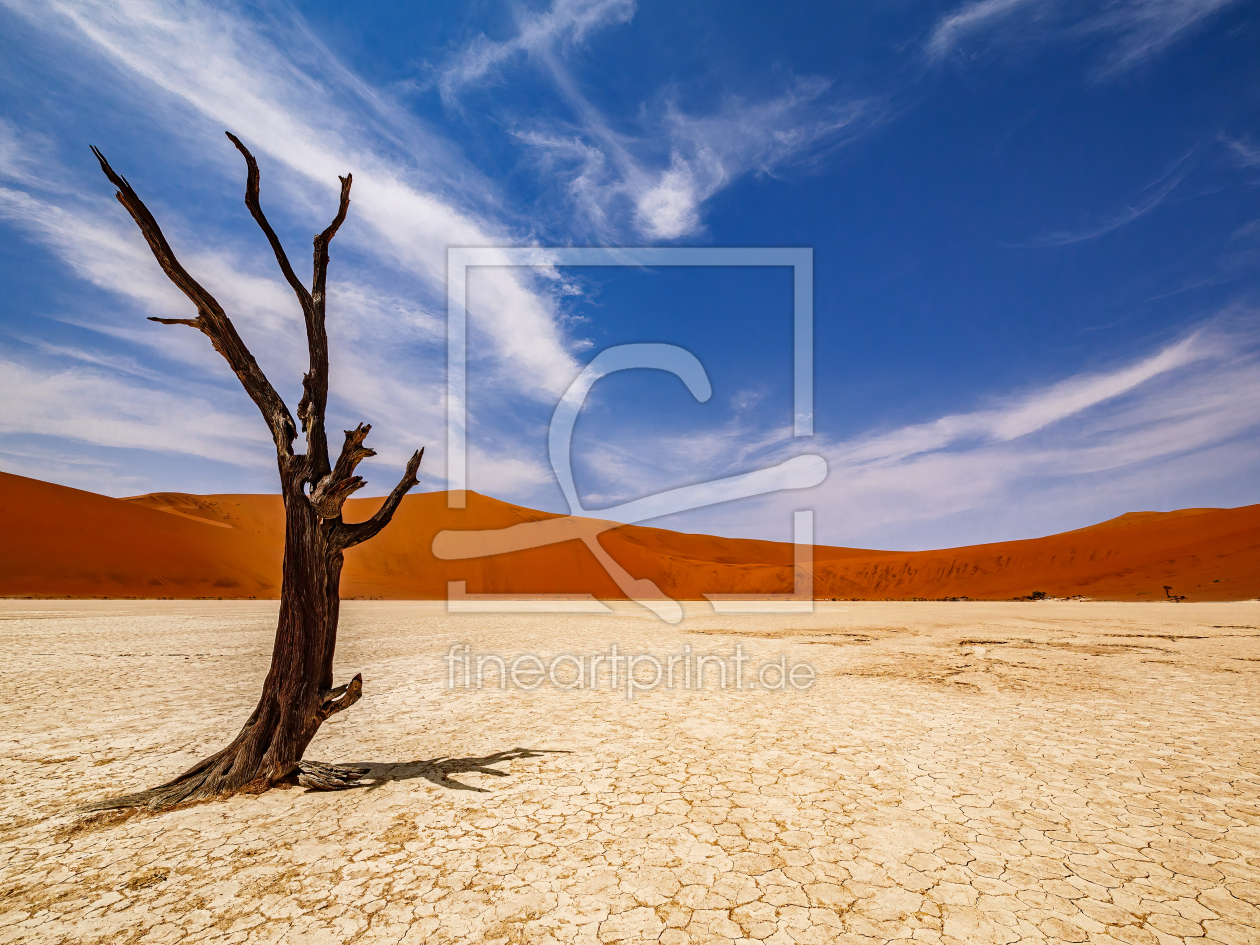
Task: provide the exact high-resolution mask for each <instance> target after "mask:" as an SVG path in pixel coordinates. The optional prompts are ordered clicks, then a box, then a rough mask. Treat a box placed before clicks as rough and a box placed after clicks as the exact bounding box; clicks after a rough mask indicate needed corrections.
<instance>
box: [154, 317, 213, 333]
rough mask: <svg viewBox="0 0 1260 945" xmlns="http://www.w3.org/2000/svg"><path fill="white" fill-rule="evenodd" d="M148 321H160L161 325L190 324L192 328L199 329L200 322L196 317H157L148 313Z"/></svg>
mask: <svg viewBox="0 0 1260 945" xmlns="http://www.w3.org/2000/svg"><path fill="white" fill-rule="evenodd" d="M149 321H151V322H160V323H162V324H163V325H191V326H192V327H193V328H196V329H198V330H200V329H201V322H200V321H199V320H198V319H196V318H158V317H156V316H154V315H150V316H149Z"/></svg>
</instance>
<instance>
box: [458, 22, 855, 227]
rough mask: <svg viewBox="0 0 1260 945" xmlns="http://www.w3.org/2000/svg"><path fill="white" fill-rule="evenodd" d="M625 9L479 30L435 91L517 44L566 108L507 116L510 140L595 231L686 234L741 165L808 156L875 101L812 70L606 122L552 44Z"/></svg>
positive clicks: (496, 64)
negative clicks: (491, 36) (748, 94)
mask: <svg viewBox="0 0 1260 945" xmlns="http://www.w3.org/2000/svg"><path fill="white" fill-rule="evenodd" d="M634 12H635V5H634V3H631V2H624V0H554V2H553V4H552V6H551V7H550V8H549V9H548V10H547V11H545V12H543V13H537V14H534V15H531V16H527V17H524V18H522V19H521V20H520V22H519V24H518V32H517V35H516V36H515V37H513V38H511V39H509V40H503V41H500V42H491V41H490V40H487V39H486V38H485V37H484V36H482V37H479V38H478V39H477V40H476V41H474V42H473V43H472V44H471V45H470V46H469V47H468V48H466V49H465V50H463V51H461V52H460V53H458V54H457V55H456V56H454V57H453V59H452V60H451V63H450V64H449V65H448V66H447V68H446V69H445V70H444V71H443V73H442V76H443V78H442V83H441V87H442V90H443V94H444V95H445V96H447V98H448V99H451V98H453V96H454V94H455V93H456V91H458V90H460V89H463V88H464V87H465V86H468V85H470V84H474V83H477V82H482V81H486V80H487V79H488V78H489V77H491V76H492V75H494V74H495V73H496V71H497V70H500V69H504V68H506V67H508V66H509V65H510V64H511V63H512V62H513V60H514V59H516V58H518V57H520V56H521V55H522V54H528V57H529V60H530V63H531V64H532V65H533V66H534V67H535V68H536V69H538V70H540V71H541V73H542V74H543V75H545V76H546V77H547V78H548V79H549V80H550V81H551V82H552V84H553V86H554V87H555V89H556V91H557V92H558V93H559V96H560V98H561V100H562V101H563V102H565V103H566V104H567V105H568V107H569V109H570V110H571V112H572V116H573V119H572V121H571V122H567V123H559V122H552V123H541V122H536V123H533V124H529V123H519V122H518V123H517V127H516V130H515V133H516V136H517V139H518V140H519V141H521V142H522V143H524V144H526V145H528V146H530V147H531V148H533V149H534V151H535V153H536V159H537V161H538V163H539V165H540V167H541V168H542V169H543V170H544V171H545V172H546V173H547V174H549V175H556V176H559V177H561V178H562V179H563V180H564V181H565V185H564V189H565V190H566V191H567V194H568V196H569V198H570V200H571V201H572V203H573V205H574V206H575V207H576V208H577V209H578V210H579V211H580V212H581V214H582V216H583V218H584V219H585V222H586V224H587V226H588V228H589V229H590V231H591V233H592V234H594V235H595V236H597V237H598V238H601V239H618V238H620V237H622V236H623V235H624V234H625V233H626V232H627V231H628V232H631V233H635V234H636V235H638V236H640V237H647V238H649V239H654V240H674V239H679V238H681V237H684V236H688V235H691V234H693V233H696V232H697V231H699V230H700V229H702V221H701V217H700V208H701V206H702V205H703V204H704V202H705V201H706V200H708V199H709V198H711V197H712V196H713V195H714V194H716V193H717V192H718V191H720V190H722V189H723V188H725V187H727V186H729V185H730V184H732V183H733V182H734V181H736V180H738V179H739V178H741V177H743V176H745V175H747V174H750V173H753V174H770V173H774V172H775V171H777V170H780V169H782V168H784V167H785V166H787V165H789V164H791V163H793V162H803V161H807V160H809V159H811V158H812V159H817V158H818V156H819V155H820V154H822V153H825V152H827V151H828V150H831V149H834V148H835V147H837V146H839V145H840V144H842V143H844V142H845V141H847V140H849V139H851V138H852V137H853V136H854V135H855V134H856V133H858V132H860V130H863V129H864V128H866V127H868V126H869V123H870V121H871V120H872V119H873V118H874V116H875V115H876V113H877V112H878V108H877V107H876V103H875V102H874V100H871V99H862V100H856V99H845V100H841V99H839V98H838V97H837V96H835V95H834V94H833V92H832V89H831V83H830V82H829V81H827V80H825V79H821V78H817V77H813V78H801V79H798V80H796V81H794V82H792V83H791V84H790V85H789V87H788V88H787V89H785V90H784V91H782V92H781V93H779V94H777V95H772V96H769V97H766V98H762V99H748V98H745V97H738V96H729V97H727V99H726V100H725V101H724V102H723V104H722V106H721V107H720V108H719V109H718V110H717V111H715V112H714V113H712V114H705V115H696V114H690V113H688V112H686V111H685V110H683V109H682V108H680V107H679V106H678V104H677V103H676V101H674V100H673V99H672V98H669V97H668V96H666V97H664V98H663V99H662V101H661V104H660V105H659V106H657V107H655V108H654V109H648V110H647V111H645V112H643V113H642V114H640V115H637V116H634V118H633V119H632V124H633V125H634V130H633V131H624V130H618V127H617V125H618V124H619V123H618V122H617V121H616V120H614V118H612V117H610V116H608V115H606V114H604V113H603V112H601V111H600V110H599V109H598V108H596V107H595V106H594V105H593V104H592V103H591V101H590V99H589V98H588V97H587V96H586V95H585V94H584V93H583V91H582V89H581V86H580V83H579V82H578V81H577V80H576V79H575V78H574V76H573V74H572V72H571V71H570V69H569V67H568V65H567V63H566V56H565V49H564V47H565V45H566V43H567V44H569V45H572V44H573V43H575V42H579V41H581V40H582V39H583V38H584V37H586V36H588V35H589V34H590V33H592V32H594V31H595V30H598V29H603V28H606V27H610V26H617V25H622V24H625V23H628V22H630V20H631V18H632V17H633V15H634Z"/></svg>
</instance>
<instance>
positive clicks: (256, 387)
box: [92, 148, 297, 465]
mask: <svg viewBox="0 0 1260 945" xmlns="http://www.w3.org/2000/svg"><path fill="white" fill-rule="evenodd" d="M92 153H93V154H95V155H96V159H97V160H98V161H99V162H100V164H101V170H102V171H104V172H105V176H106V177H108V178H109V179H110V182H111V183H113V185H114V186H115V187H117V188H118V192H117V194H115V196H116V197H117V198H118V202H119V203H121V204H122V205H123V206H124V207H126V208H127V212H128V213H130V214H131V218H132V219H133V220H135V221H136V226H138V227H139V228H140V232H141V233H142V234H143V235H144V238H145V241H146V242H147V243H148V244H149V249H151V250H152V251H153V255H154V257H156V259H157V261H158V265H160V266H161V267H162V271H163V272H165V273H166V275H167V277H168V278H169V279H170V280H171V282H173V283H175V286H176V287H177V288H178V289H179V290H180V291H181V292H183V293H184V295H186V296H188V298H189V300H190V301H191V302H192V303H193V304H194V305H195V306H197V317H196V318H152V319H150V321H155V322H161V323H162V324H164V325H190V326H192V327H193V328H196V329H198V330H199V331H201V333H202V334H204V335H206V337H208V338H209V339H210V342H211V344H213V345H214V347H215V350H216V351H218V352H219V354H221V355H223V357H224V359H225V360H226V361H227V363H228V365H229V366H230V367H231V368H232V370H233V371H234V372H236V376H237V377H238V378H239V379H240V382H241V385H242V386H243V387H244V388H245V392H246V393H247V394H249V396H250V399H251V400H253V401H254V403H255V404H257V406H258V409H259V410H260V411H261V412H262V415H263V418H264V419H265V420H266V421H267V425H268V426H269V427H270V428H271V435H272V438H273V439H274V440H275V443H276V452H277V454H278V456H279V458H280V460H281V463H282V465H283V463H284V461H285V460H287V459H289V458H291V457H292V455H293V438H294V437H295V436H296V435H297V432H296V430H295V428H294V424H293V416H292V415H291V414H290V413H289V408H288V407H287V406H286V405H285V403H284V400H283V399H282V398H281V397H280V395H279V394H278V393H277V392H276V389H275V388H274V387H272V386H271V382H270V381H269V380H267V376H266V375H265V374H263V372H262V368H260V367H259V366H258V362H257V361H255V360H254V356H253V354H251V353H250V350H249V348H247V347H246V346H245V342H244V341H242V340H241V336H240V335H239V334H237V332H236V327H235V326H234V325H233V324H232V320H231V319H230V318H228V317H227V314H226V313H225V312H224V311H223V306H221V305H220V304H219V303H218V301H217V300H216V299H215V298H214V296H212V295H211V294H210V293H209V292H207V291H206V290H205V288H204V287H203V286H202V285H201V284H200V283H199V282H197V280H196V279H194V278H193V277H192V276H190V275H189V274H188V270H186V269H185V268H184V267H183V265H181V263H180V261H179V260H178V259H177V258H176V256H175V251H174V250H173V249H171V245H170V243H168V242H167V241H166V237H165V236H164V235H163V233H162V228H161V227H160V226H158V222H157V220H156V219H155V218H154V216H153V214H152V213H151V212H150V211H149V208H148V207H146V206H145V204H144V201H143V200H141V199H140V197H139V196H138V195H137V194H136V192H135V191H134V190H132V188H131V185H130V184H129V183H127V179H126V178H125V177H122V176H121V175H119V174H118V173H116V172H115V171H114V169H113V168H112V167H110V166H109V162H108V161H106V160H105V155H103V154H101V152H100V151H99V150H97V149H96V148H92Z"/></svg>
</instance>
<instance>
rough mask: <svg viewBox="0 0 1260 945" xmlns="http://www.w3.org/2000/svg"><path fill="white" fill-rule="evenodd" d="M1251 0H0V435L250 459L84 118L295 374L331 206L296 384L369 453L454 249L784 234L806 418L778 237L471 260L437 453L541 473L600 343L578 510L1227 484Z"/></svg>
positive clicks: (1114, 496) (213, 285)
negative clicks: (286, 262)
mask: <svg viewBox="0 0 1260 945" xmlns="http://www.w3.org/2000/svg"><path fill="white" fill-rule="evenodd" d="M1258 6H1260V4H1257V3H1256V2H1246V0H1109V2H1103V3H1099V2H1092V3H1084V2H1073V0H970V2H962V3H952V2H939V3H914V2H908V0H906V2H902V0H896V2H880V3H867V4H859V3H850V4H822V3H800V4H793V5H788V9H786V10H783V9H775V8H772V7H771V5H767V4H751V3H749V4H730V3H721V4H719V3H712V4H706V3H697V4H677V3H671V4H665V3H651V2H640V3H634V2H631V0H555V2H553V3H551V4H550V5H548V4H545V3H537V2H535V3H520V4H513V3H503V2H498V0H489V2H478V3H471V4H463V5H449V4H425V5H416V4H403V3H387V2H382V3H374V4H354V5H351V4H332V3H321V2H299V3H294V4H281V3H274V4H272V3H264V4H257V5H255V4H239V5H238V4H229V3H219V4H202V3H196V2H189V3H176V2H157V0H154V2H142V0H134V2H117V3H106V2H100V3H96V2H87V0H85V2H78V3H57V2H38V3H36V2H26V0H0V22H2V24H3V25H2V28H0V96H2V102H3V106H2V110H0V115H2V118H0V233H2V234H3V236H2V238H0V250H2V251H0V273H2V275H3V278H4V284H5V287H6V291H5V293H4V301H3V306H2V307H0V392H2V396H3V400H4V403H5V409H4V410H3V412H2V413H0V469H4V470H6V471H9V472H15V473H19V474H22V475H27V476H33V477H37V478H41V479H47V480H51V481H54V482H60V483H64V484H66V485H71V486H75V487H78V488H84V489H89V490H92V491H96V492H101V493H106V494H110V495H119V496H122V495H132V494H137V493H141V492H148V491H160V490H175V491H189V492H243V491H250V492H264V491H275V489H276V480H275V466H274V459H273V454H272V451H271V447H270V443H269V440H268V437H267V434H266V428H265V426H264V425H263V423H262V421H261V419H260V418H259V417H258V416H257V415H256V413H255V412H254V408H253V406H252V405H251V404H250V402H249V401H248V400H247V398H246V397H245V395H244V394H243V393H242V392H241V391H240V389H239V387H238V386H237V384H236V381H235V379H234V378H233V377H232V376H231V374H230V373H229V372H228V370H227V368H226V366H225V365H224V363H223V362H222V361H221V360H220V359H219V358H218V356H217V355H216V354H215V353H214V352H213V351H212V350H211V349H210V347H209V344H208V343H207V341H206V339H205V338H204V337H203V336H201V335H200V334H198V333H196V332H194V331H191V330H189V329H186V328H182V327H178V326H176V327H163V326H158V325H155V324H153V323H151V322H148V321H146V320H145V318H146V317H147V316H149V315H163V316H171V317H187V316H188V315H189V314H191V309H190V306H189V303H188V302H187V301H186V300H185V299H184V298H183V297H182V296H180V295H179V294H178V293H177V292H176V290H174V289H173V288H172V287H171V286H170V285H168V284H167V283H166V281H165V277H164V276H162V274H161V272H160V271H159V269H158V268H157V265H156V264H155V263H154V261H153V259H152V257H151V256H150V255H149V253H148V250H147V248H146V247H145V245H144V243H143V241H142V240H141V238H140V237H139V235H138V233H137V232H136V231H135V228H134V225H133V224H132V223H131V221H130V219H129V218H128V217H127V216H126V214H125V212H124V211H123V210H122V208H121V207H120V206H118V204H117V203H116V202H115V201H114V200H113V196H112V188H110V186H109V185H108V182H107V181H105V179H104V178H103V177H102V176H101V174H100V171H99V169H98V168H97V167H96V166H95V162H94V161H93V159H92V156H91V153H90V152H89V150H88V145H89V144H95V145H97V146H98V147H100V148H101V149H102V150H103V151H104V152H105V154H106V155H107V156H108V157H109V159H110V160H111V162H112V163H113V165H114V166H115V168H116V169H118V170H119V172H120V173H122V174H124V175H125V176H127V177H128V179H129V180H130V181H131V182H132V184H133V185H134V186H135V187H136V189H137V190H138V191H139V192H140V194H141V195H142V196H143V197H144V198H145V199H146V201H147V202H148V203H149V205H150V207H151V208H152V209H153V210H154V211H155V213H156V214H157V216H158V218H159V220H160V221H162V223H163V225H164V227H165V229H166V232H167V235H168V237H169V238H170V240H171V242H172V244H173V245H174V246H175V248H176V250H177V251H178V252H179V253H180V255H181V258H182V259H183V261H184V263H185V265H186V266H187V267H188V268H189V269H190V270H191V271H192V272H193V273H194V275H195V276H197V277H198V278H199V279H200V280H201V281H202V282H203V283H204V284H205V285H206V286H207V287H208V288H210V290H211V291H212V292H214V293H216V295H217V296H218V298H219V299H220V301H221V302H222V303H223V304H224V306H225V307H226V308H227V310H228V312H229V314H230V315H231V316H232V317H233V318H234V320H235V321H236V324H237V327H238V329H239V330H240V331H241V333H242V335H243V336H244V337H245V339H246V340H247V342H248V343H249V344H250V345H251V347H252V348H253V350H254V352H255V354H256V355H257V357H258V358H259V361H260V362H261V363H262V365H263V367H264V369H266V370H267V372H268V374H269V375H270V376H271V378H272V380H273V382H274V383H276V385H277V387H278V388H280V390H281V391H282V393H284V394H285V395H286V397H287V398H288V399H289V401H290V404H291V405H295V404H296V401H297V399H298V393H299V384H300V378H301V371H302V362H303V352H304V342H303V339H302V337H301V334H300V319H299V311H298V308H297V305H296V303H295V300H294V299H293V297H292V295H291V293H290V292H289V290H288V288H287V287H286V286H285V285H284V283H283V282H282V280H281V278H280V276H279V274H278V272H276V271H275V263H274V260H273V259H271V258H270V253H269V251H268V250H267V245H266V242H265V240H264V238H263V236H262V235H261V233H259V232H258V230H257V228H256V227H255V225H254V224H253V222H252V220H251V219H250V218H249V215H248V212H247V211H246V210H245V207H244V206H243V203H242V195H243V182H244V169H243V167H242V162H241V160H240V157H239V155H238V154H237V153H236V151H235V150H234V149H233V148H232V147H231V145H230V144H229V143H228V141H227V140H226V139H225V138H224V136H223V131H224V130H231V131H233V132H235V133H236V134H237V135H239V136H240V137H241V138H242V139H243V140H244V141H245V142H246V143H247V144H248V145H249V146H250V147H251V148H252V149H253V151H254V152H255V154H257V155H258V158H259V161H260V164H261V167H262V190H263V204H264V207H265V208H266V209H267V212H268V214H269V216H270V218H271V220H272V222H273V224H274V225H275V226H276V228H277V230H278V231H279V232H280V234H281V236H282V238H283V239H284V240H285V243H286V245H287V246H288V248H289V253H290V256H291V257H293V258H295V259H305V258H306V256H305V254H306V252H307V251H308V248H309V246H310V243H309V240H310V238H311V235H312V234H313V233H315V232H317V231H318V230H320V229H322V228H323V227H324V226H325V225H326V223H327V221H328V220H329V219H330V218H331V215H332V212H333V211H334V209H335V203H336V191H337V175H338V174H339V173H345V172H346V171H352V172H353V173H354V175H355V185H354V192H353V194H352V204H351V209H350V218H349V220H348V222H347V224H346V225H345V226H344V227H343V229H342V230H341V232H340V234H339V235H338V237H337V240H336V242H335V243H334V245H333V261H332V267H331V270H330V279H331V291H330V303H329V313H330V316H329V321H330V333H331V336H332V342H333V376H332V382H333V403H332V405H331V411H332V425H333V426H334V428H336V424H341V425H342V426H343V427H348V426H352V425H353V424H354V423H356V422H358V421H359V420H367V421H370V422H371V423H372V424H373V433H372V441H371V443H372V445H374V446H375V448H376V449H377V450H378V452H379V454H380V455H379V456H378V457H377V458H376V459H374V460H372V461H369V462H368V463H366V464H365V465H364V467H363V471H364V473H365V475H366V476H367V477H368V479H369V480H370V486H369V491H368V492H367V493H365V494H383V493H384V492H385V491H388V489H389V488H390V487H391V486H392V484H393V483H394V482H395V481H396V480H397V478H398V476H399V471H400V469H401V466H402V464H403V462H404V461H405V458H406V456H407V455H409V454H410V452H411V450H412V449H414V448H415V447H416V446H419V445H426V446H427V447H428V452H426V458H425V470H426V475H425V477H424V485H423V488H428V489H440V488H443V487H444V485H445V479H444V475H445V417H446V404H445V400H444V396H445V370H446V349H445V325H446V302H445V266H446V249H447V247H448V246H524V245H539V246H566V245H606V246H809V247H813V249H814V254H815V256H814V259H815V312H816V328H815V332H816V339H815V405H816V430H817V433H816V435H815V436H813V437H810V438H794V437H793V436H792V431H791V414H792V401H791V384H792V378H791V352H792V338H791V312H792V297H791V277H790V273H789V272H788V271H787V270H782V269H766V270H753V269H738V270H699V269H694V270H693V269H674V270H670V269H661V270H644V269H621V268H616V269H612V268H599V267H596V268H587V269H575V268H570V267H560V268H553V269H545V268H544V269H539V270H525V269H511V268H489V269H481V270H476V271H475V272H474V274H473V276H472V277H471V278H470V282H469V313H470V334H469V338H470V361H469V369H468V370H469V374H468V376H469V392H468V408H469V417H470V459H469V484H470V486H471V487H472V488H474V489H476V490H478V491H481V492H485V493H488V494H490V495H494V496H497V497H499V498H503V499H507V500H510V501H513V502H519V503H522V504H525V505H531V506H534V507H538V508H545V509H549V510H554V511H565V510H566V508H565V506H564V503H563V498H562V496H561V493H560V490H559V487H558V486H557V483H556V480H555V476H554V475H553V473H552V471H551V468H550V466H549V463H548V458H547V453H546V431H547V425H548V422H549V420H550V417H551V413H552V411H553V410H554V409H555V406H556V404H557V402H558V400H559V398H560V396H561V395H562V394H563V392H564V391H565V390H566V389H567V388H568V386H569V384H570V383H571V382H572V381H573V379H574V377H575V376H576V374H577V372H578V371H579V370H580V369H581V366H582V365H583V364H584V363H586V362H587V361H588V360H589V359H590V358H591V357H593V356H594V355H595V354H596V353H598V352H599V351H600V350H602V349H604V348H606V347H608V346H609V345H613V344H619V343H626V342H645V341H646V342H667V343H672V344H677V345H681V346H683V347H685V348H687V349H688V350H690V351H692V352H693V353H694V354H695V355H696V356H697V357H698V358H699V359H700V361H701V362H702V363H703V364H704V366H705V368H706V370H707V372H708V374H709V377H710V379H711V382H712V386H713V396H712V398H711V399H710V400H709V401H707V402H706V403H703V404H701V403H698V402H696V401H695V400H694V399H692V398H691V396H690V394H688V392H687V391H686V389H685V388H684V387H683V385H682V383H681V382H680V381H678V380H677V379H675V378H672V377H670V376H668V375H665V374H662V373H660V372H652V371H637V372H626V373H623V374H619V375H615V376H612V377H608V378H605V379H604V380H602V381H600V382H599V384H598V386H597V387H596V388H595V391H594V393H593V395H592V397H591V399H590V400H589V401H588V403H587V406H586V408H585V409H584V411H583V413H582V415H581V417H580V418H579V420H578V424H577V428H576V435H575V440H574V443H575V451H574V472H575V478H576V482H577V486H578V488H579V491H580V492H581V494H582V495H583V497H584V502H585V504H586V505H587V506H588V507H601V506H605V505H615V504H618V503H620V502H623V501H626V500H629V499H634V498H638V497H640V496H644V495H650V494H653V493H656V492H660V491H664V490H666V489H670V488H675V487H678V486H681V485H687V484H692V483H698V482H704V481H707V480H710V479H714V478H718V477H722V476H730V475H733V474H737V473H740V472H745V471H748V470H753V469H759V468H762V467H765V466H768V465H771V464H773V463H775V462H780V461H782V460H784V459H786V458H788V457H791V456H794V455H798V454H801V453H816V454H820V455H822V456H824V457H825V458H826V460H827V463H828V465H829V468H830V474H829V476H828V478H827V479H826V481H825V482H823V483H822V484H821V485H819V486H816V487H814V488H812V489H809V490H798V491H792V492H782V493H776V494H773V495H769V496H764V497H761V498H757V499H749V500H742V501H739V502H733V503H725V504H721V505H714V506H710V507H707V508H702V509H697V510H695V511H692V512H688V513H682V514H677V515H673V516H670V517H668V518H665V519H661V520H658V521H655V522H652V523H650V524H659V525H662V526H665V527H671V528H679V529H685V530H689V531H705V532H710V533H716V534H726V535H742V536H752V537H765V538H775V539H787V538H789V537H790V524H791V512H792V510H794V509H803V508H812V509H814V510H815V511H816V521H817V526H816V527H817V535H818V538H819V540H820V541H823V542H827V543H831V544H847V545H858V546H865V547H885V548H924V547H940V546H948V545H959V544H966V543H973V542H980V541H987V540H1002V539H1007V538H1018V537H1031V536H1034V535H1040V534H1048V533H1051V532H1054V531H1059V530H1063V529H1068V528H1074V527H1079V526H1082V525H1085V524H1088V523H1090V522H1093V521H1098V520H1101V519H1105V518H1109V517H1111V516H1114V515H1117V514H1119V513H1121V512H1125V511H1129V510H1135V509H1151V508H1156V509H1170V508H1182V507H1192V506H1232V505H1243V504H1250V503H1255V502H1260V439H1258V438H1257V433H1258V432H1260V430H1258V429H1257V428H1258V427H1260V55H1258V52H1260V16H1257V12H1258V11H1257V7H1258Z"/></svg>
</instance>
